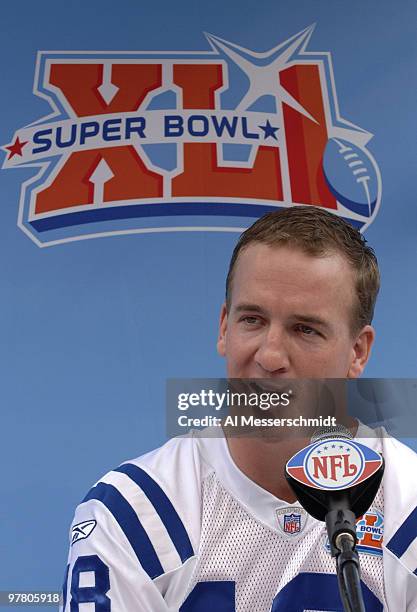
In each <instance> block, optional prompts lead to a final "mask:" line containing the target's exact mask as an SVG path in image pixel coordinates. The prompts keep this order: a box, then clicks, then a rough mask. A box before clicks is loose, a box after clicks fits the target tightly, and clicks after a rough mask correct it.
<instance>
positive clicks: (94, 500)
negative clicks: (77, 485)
mask: <svg viewBox="0 0 417 612" xmlns="http://www.w3.org/2000/svg"><path fill="white" fill-rule="evenodd" d="M193 560H194V550H193V546H192V544H191V540H190V537H189V535H188V533H187V529H186V527H185V525H184V522H183V520H182V519H181V517H180V515H179V514H178V512H177V510H176V508H175V507H174V505H173V503H172V502H171V500H170V499H169V497H168V495H167V494H166V493H165V491H164V490H163V489H162V488H161V486H160V485H159V484H158V482H157V481H156V480H155V479H154V478H153V477H152V476H151V475H150V474H149V473H148V472H147V471H146V470H144V469H143V468H141V467H140V466H138V465H136V464H134V463H126V464H123V465H121V466H120V467H119V468H117V469H116V470H114V471H112V472H109V474H107V475H106V476H105V477H104V478H103V479H102V480H101V481H99V482H98V483H97V484H96V485H95V486H94V487H93V488H92V489H91V490H90V491H89V493H88V494H87V495H86V497H85V498H84V500H83V502H82V503H81V504H80V505H79V506H78V508H77V510H76V513H75V517H74V521H73V524H72V527H71V534H70V551H69V558H68V566H67V571H66V575H65V581H64V587H63V606H62V608H61V610H62V612H78V610H80V612H82V611H83V608H84V606H81V608H80V604H82V603H90V605H91V604H94V605H95V608H94V609H95V610H96V612H131V611H132V610H135V612H149V611H150V610H152V611H153V612H173V611H174V610H176V611H178V608H179V605H178V604H179V602H180V601H181V600H182V599H183V597H184V592H185V589H186V587H187V585H188V582H189V575H190V573H191V571H192V567H193ZM167 576H169V580H168V579H167ZM86 609H88V608H86ZM92 609H93V608H92Z"/></svg>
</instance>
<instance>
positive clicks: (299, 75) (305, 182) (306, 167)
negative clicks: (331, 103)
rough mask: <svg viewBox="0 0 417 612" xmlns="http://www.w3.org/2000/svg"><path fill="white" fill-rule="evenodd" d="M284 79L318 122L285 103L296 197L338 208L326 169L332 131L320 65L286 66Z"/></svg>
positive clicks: (281, 73) (292, 191) (284, 110)
mask: <svg viewBox="0 0 417 612" xmlns="http://www.w3.org/2000/svg"><path fill="white" fill-rule="evenodd" d="M280 83H281V85H282V86H283V87H285V89H286V90H287V91H288V92H289V93H290V94H291V95H292V96H293V97H294V98H295V99H296V100H297V101H298V102H299V103H300V104H301V105H302V106H303V107H304V108H305V109H306V111H307V112H308V113H309V114H310V115H311V116H312V117H314V119H315V120H316V121H317V122H318V123H315V122H314V121H311V120H310V119H309V118H308V117H305V116H303V115H301V114H300V113H299V112H298V111H296V110H294V109H293V108H290V107H289V106H288V105H286V104H284V108H283V113H284V123H285V137H286V143H287V154H288V166H289V171H290V183H291V194H292V201H293V202H296V203H298V204H320V205H321V206H325V207H326V208H332V209H336V208H337V203H336V199H335V197H334V196H333V195H332V193H331V192H330V191H329V189H328V187H327V185H326V180H325V178H324V174H323V169H322V158H323V152H324V148H325V146H326V143H327V140H328V134H327V128H326V117H325V114H324V106H323V97H322V89H321V84H320V73H319V69H318V66H292V67H291V68H286V69H285V70H282V71H281V72H280Z"/></svg>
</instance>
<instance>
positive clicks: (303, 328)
mask: <svg viewBox="0 0 417 612" xmlns="http://www.w3.org/2000/svg"><path fill="white" fill-rule="evenodd" d="M296 330H297V331H299V332H301V333H302V334H304V335H305V336H315V335H318V332H317V331H316V330H315V329H313V328H312V327H309V326H308V325H302V324H301V323H300V324H299V325H296Z"/></svg>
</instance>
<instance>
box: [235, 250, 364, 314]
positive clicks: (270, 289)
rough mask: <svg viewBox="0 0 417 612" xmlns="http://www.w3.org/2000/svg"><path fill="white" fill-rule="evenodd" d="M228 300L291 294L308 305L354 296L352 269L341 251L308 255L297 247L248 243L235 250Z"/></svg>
mask: <svg viewBox="0 0 417 612" xmlns="http://www.w3.org/2000/svg"><path fill="white" fill-rule="evenodd" d="M231 290H232V291H231V294H232V304H233V305H235V304H236V301H237V300H238V301H242V300H243V301H254V302H255V303H257V302H258V301H259V300H262V299H263V298H264V297H266V298H270V297H274V296H275V297H276V298H278V296H281V298H282V299H283V298H289V297H291V298H292V299H293V300H295V301H296V300H297V299H298V300H299V301H300V302H303V301H309V302H310V303H311V306H313V307H314V305H317V306H318V305H321V304H322V303H323V302H325V301H326V300H327V301H329V302H331V301H332V300H336V301H340V300H342V301H347V304H348V306H349V307H351V305H352V303H353V299H354V297H353V296H354V294H355V290H354V273H353V270H352V268H351V266H350V264H349V263H348V261H347V260H346V259H345V258H344V257H343V255H341V254H339V253H337V252H330V253H328V254H326V255H324V256H321V257H316V256H312V255H309V254H307V253H305V252H304V251H302V250H301V249H299V248H294V247H290V246H270V245H266V244H262V243H251V244H249V245H248V246H247V247H246V248H245V249H243V250H242V252H241V253H240V254H239V257H238V259H237V261H236V264H235V269H234V273H233V280H232V287H231Z"/></svg>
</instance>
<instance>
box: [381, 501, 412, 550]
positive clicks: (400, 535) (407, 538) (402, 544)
mask: <svg viewBox="0 0 417 612" xmlns="http://www.w3.org/2000/svg"><path fill="white" fill-rule="evenodd" d="M416 537H417V508H415V509H414V510H413V511H412V513H411V514H410V515H409V516H408V517H407V518H406V519H405V521H404V523H403V524H402V525H401V527H400V528H399V529H398V531H396V533H394V535H393V536H392V538H391V539H390V541H389V542H388V544H387V548H388V550H390V551H391V552H393V553H394V555H396V556H397V557H401V556H402V555H403V554H404V553H405V551H406V550H407V548H408V547H409V546H410V544H411V542H412V541H413V540H414V539H415V538H416Z"/></svg>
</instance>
